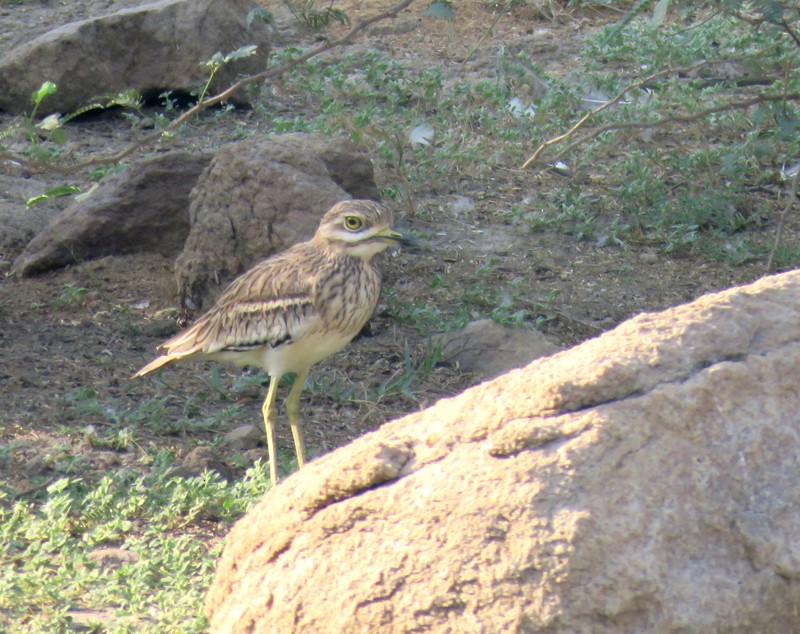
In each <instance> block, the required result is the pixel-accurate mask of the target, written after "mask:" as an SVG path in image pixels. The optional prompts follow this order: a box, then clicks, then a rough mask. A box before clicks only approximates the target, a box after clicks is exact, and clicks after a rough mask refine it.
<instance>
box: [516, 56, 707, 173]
mask: <svg viewBox="0 0 800 634" xmlns="http://www.w3.org/2000/svg"><path fill="white" fill-rule="evenodd" d="M709 63H710V62H708V61H706V60H703V61H702V62H697V63H696V64H692V65H691V66H686V67H684V68H668V69H666V70H662V71H659V72H657V73H653V74H652V75H648V76H647V77H645V78H644V79H641V80H639V81H637V82H635V83H633V84H629V85H628V86H626V87H625V88H623V89H622V90H620V91H619V92H618V93H617V94H616V95H615V96H614V97H613V98H612V99H611V100H610V101H607V102H606V103H604V104H602V105H600V106H598V107H597V108H595V109H594V110H590V111H589V112H587V113H586V114H585V115H584V116H583V117H581V118H580V119H579V120H578V122H577V123H576V124H575V125H574V126H572V127H571V128H570V129H569V130H567V131H566V132H565V133H564V134H560V135H558V136H557V137H553V138H552V139H548V140H547V141H544V142H542V143H541V144H540V145H539V147H537V148H536V150H535V151H534V152H533V154H531V156H530V158H528V160H527V161H525V163H524V164H523V165H522V169H527V168H528V167H530V166H531V165H533V164H534V163H535V162H536V161H537V160H538V158H539V156H541V154H542V152H544V151H545V150H546V149H547V148H549V147H550V146H551V145H555V144H557V143H561V142H562V141H566V140H567V139H570V138H572V137H573V136H574V135H575V133H576V132H577V131H578V130H580V129H581V128H582V127H583V126H584V125H585V124H586V122H587V121H589V119H592V118H593V117H596V116H597V115H598V114H600V113H601V112H603V111H604V110H607V109H608V108H610V107H611V106H613V105H615V104H617V103H619V102H620V101H622V100H623V99H624V98H625V95H627V94H628V93H629V92H631V91H632V90H636V89H638V88H643V87H644V86H647V85H648V84H651V83H653V82H654V81H656V80H658V79H661V78H662V77H666V76H668V75H679V74H684V73H689V72H692V71H694V70H696V69H697V68H700V67H701V66H705V65H707V64H709Z"/></svg>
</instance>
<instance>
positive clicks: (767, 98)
mask: <svg viewBox="0 0 800 634" xmlns="http://www.w3.org/2000/svg"><path fill="white" fill-rule="evenodd" d="M772 101H800V93H798V92H793V93H781V94H779V95H759V96H757V97H753V98H751V99H745V100H743V101H731V102H728V103H725V104H721V105H718V106H711V107H708V108H704V109H703V110H700V111H698V112H695V113H692V114H678V115H669V116H664V117H661V118H660V119H656V120H655V121H630V122H627V123H609V124H607V125H604V126H601V127H599V128H596V129H594V130H592V131H591V132H588V133H586V134H584V135H583V136H581V137H579V138H577V139H576V140H575V141H573V142H572V143H570V144H569V145H568V146H566V147H565V148H563V149H562V150H561V151H560V152H559V153H558V154H556V155H555V156H554V157H552V159H553V160H557V159H559V158H561V157H562V156H563V155H564V154H566V153H568V152H570V151H571V150H573V149H574V148H576V147H578V146H579V145H582V144H584V143H586V142H587V141H591V140H592V139H594V138H597V137H598V136H600V135H601V134H603V133H605V132H609V131H611V130H637V129H640V128H658V127H663V126H666V125H669V124H671V123H691V122H692V121H697V120H698V119H702V118H703V117H707V116H708V115H710V114H717V113H720V112H726V111H728V110H744V109H746V108H749V107H751V106H755V105H758V104H760V103H769V102H772ZM529 160H530V159H529ZM526 165H527V163H526ZM523 167H525V166H523Z"/></svg>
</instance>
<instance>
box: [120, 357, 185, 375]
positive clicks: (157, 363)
mask: <svg viewBox="0 0 800 634" xmlns="http://www.w3.org/2000/svg"><path fill="white" fill-rule="evenodd" d="M173 361H175V357H170V356H169V355H166V354H165V355H164V356H162V357H158V358H157V359H153V360H152V361H151V362H150V363H148V364H147V365H146V366H144V367H143V368H142V369H141V370H139V371H138V372H137V373H136V374H134V375H133V376H132V377H131V378H132V379H136V378H139V377H140V376H144V375H145V374H150V373H151V372H152V371H153V370H158V368H160V367H163V366H165V365H167V364H168V363H172V362H173Z"/></svg>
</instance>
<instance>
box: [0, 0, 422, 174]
mask: <svg viewBox="0 0 800 634" xmlns="http://www.w3.org/2000/svg"><path fill="white" fill-rule="evenodd" d="M413 2H414V0H401V2H398V3H397V4H395V5H393V6H391V7H389V8H388V9H386V10H385V11H381V12H379V13H376V14H374V15H371V16H369V17H367V18H364V19H361V20H358V21H357V22H356V23H355V24H354V25H353V27H352V28H351V29H350V30H349V31H348V32H347V33H345V34H344V35H342V36H340V37H338V38H336V39H333V40H326V41H325V42H322V43H321V44H319V45H317V46H314V47H313V48H310V49H308V50H307V51H306V52H305V53H303V54H302V55H299V56H298V57H295V58H293V59H291V60H289V61H287V62H285V63H283V64H281V65H280V66H278V67H276V68H270V69H267V70H265V71H262V72H260V73H257V74H255V75H249V76H247V77H243V78H242V79H240V80H239V81H237V82H236V83H235V84H233V85H232V86H230V87H229V88H227V89H225V90H223V91H222V92H220V93H217V94H216V95H214V96H212V97H209V98H208V99H204V100H202V101H200V102H198V103H196V104H195V105H194V106H192V107H191V108H189V110H187V111H186V112H184V113H183V114H182V115H181V116H179V117H178V118H177V119H175V120H174V121H172V122H171V123H170V124H169V125H168V126H167V127H166V128H164V129H163V130H159V131H158V132H154V133H152V134H148V135H147V136H145V137H142V138H141V139H139V140H138V141H136V142H135V143H132V144H131V145H129V146H128V147H126V148H125V149H123V150H121V151H119V152H117V153H115V154H109V155H107V156H98V157H94V158H90V159H87V160H85V161H81V162H80V163H75V164H73V165H56V164H51V163H43V162H39V161H30V160H28V159H25V158H23V157H21V156H17V155H15V154H8V153H6V152H1V153H0V159H4V160H9V161H15V162H17V163H19V164H21V165H23V166H25V167H27V168H28V169H31V170H33V171H51V172H56V173H59V174H73V173H75V172H79V171H81V170H84V169H86V168H88V167H94V166H95V165H108V164H116V163H119V162H120V161H122V160H123V159H125V158H126V157H128V156H129V155H130V154H132V153H133V152H135V151H136V150H138V149H140V148H143V147H146V146H148V145H152V144H154V143H155V142H156V141H158V140H159V139H160V138H162V136H163V135H164V133H165V132H170V131H173V130H176V129H177V128H179V127H180V126H182V125H183V124H184V123H186V122H187V121H188V120H189V119H191V118H192V117H194V116H195V115H197V114H199V113H200V112H202V111H203V110H206V109H207V108H210V107H211V106H215V105H217V104H218V103H222V102H225V101H227V100H228V99H229V98H230V97H231V95H233V94H234V93H236V92H238V91H239V90H241V89H242V88H244V87H245V86H249V85H250V84H254V83H256V82H260V81H264V80H267V79H273V78H275V77H280V76H281V75H284V74H285V73H287V72H288V71H290V70H292V69H293V68H295V67H296V66H299V65H300V64H302V63H304V62H306V61H308V60H309V59H311V58H312V57H316V56H317V55H320V54H321V53H324V52H325V51H328V50H330V49H332V48H336V47H339V46H342V45H344V44H347V43H348V42H350V41H351V40H352V39H353V38H354V37H355V36H356V35H358V34H359V33H360V32H361V31H363V30H364V29H366V28H367V27H368V26H370V25H372V24H375V23H376V22H379V21H381V20H385V19H386V18H392V17H395V16H396V15H397V14H398V13H400V12H401V11H403V10H404V9H406V8H407V7H408V6H409V5H411V3H413Z"/></svg>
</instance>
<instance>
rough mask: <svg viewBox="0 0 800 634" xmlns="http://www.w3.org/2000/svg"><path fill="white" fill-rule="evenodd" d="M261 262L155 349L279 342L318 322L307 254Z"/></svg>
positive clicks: (174, 351) (172, 352)
mask: <svg viewBox="0 0 800 634" xmlns="http://www.w3.org/2000/svg"><path fill="white" fill-rule="evenodd" d="M298 246H300V245H298ZM285 255H288V253H286V254H281V255H279V256H277V257H273V258H271V259H269V260H265V261H263V262H260V263H259V264H257V265H256V266H254V267H253V268H252V269H250V270H249V271H247V272H246V273H245V274H244V275H242V276H241V277H239V278H237V279H236V280H235V281H234V282H233V283H232V284H231V285H230V286H229V287H228V288H227V289H226V290H225V292H224V293H223V294H222V296H220V298H219V300H218V301H217V304H216V306H214V308H212V309H211V310H210V311H209V312H208V313H206V314H205V315H203V317H201V318H200V319H199V320H198V321H197V323H195V324H194V326H192V327H191V328H189V329H188V330H186V331H184V332H182V333H180V334H178V335H177V336H175V337H173V338H172V339H170V340H169V341H167V342H165V343H164V344H163V345H162V346H161V347H160V348H159V350H160V351H162V353H166V354H167V355H169V356H170V357H173V358H175V357H185V356H189V355H193V354H197V353H199V354H213V353H215V352H219V351H221V350H247V349H249V348H253V347H257V346H264V345H270V346H273V347H274V346H278V345H280V344H282V343H286V342H289V341H291V340H293V339H297V338H299V337H301V336H302V335H303V334H304V333H306V332H307V331H308V330H309V328H314V327H315V326H316V324H318V322H319V319H320V316H319V313H318V312H317V309H316V307H315V305H314V301H313V296H312V293H313V290H312V289H313V286H314V284H315V271H312V270H308V269H309V264H310V262H309V259H308V258H305V257H297V256H299V255H302V254H300V253H296V254H295V257H291V258H287V257H282V256H285Z"/></svg>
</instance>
